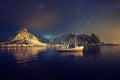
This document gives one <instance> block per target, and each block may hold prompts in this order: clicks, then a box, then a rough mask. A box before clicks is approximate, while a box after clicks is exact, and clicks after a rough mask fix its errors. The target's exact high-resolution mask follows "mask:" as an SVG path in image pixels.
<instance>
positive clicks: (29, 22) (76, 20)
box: [0, 0, 120, 42]
mask: <svg viewBox="0 0 120 80" xmlns="http://www.w3.org/2000/svg"><path fill="white" fill-rule="evenodd" d="M119 21H120V0H0V25H1V31H4V32H6V34H5V35H6V36H8V35H9V32H11V34H12V32H14V31H15V30H17V29H19V28H21V27H27V28H28V29H30V30H32V31H33V32H34V33H36V34H38V35H39V32H40V31H41V32H43V33H54V34H56V33H58V34H59V33H60V34H61V33H63V34H66V33H71V32H78V33H93V32H95V33H97V34H98V35H100V37H101V38H102V39H103V40H104V41H109V42H115V40H113V41H110V40H111V38H114V39H115V37H117V36H119V35H120V32H118V30H119V29H120V23H119ZM8 28H10V29H11V30H9V29H8ZM6 29H7V30H6ZM111 30H113V31H112V33H111ZM1 31H0V33H3V32H1ZM103 33H104V34H105V35H104V34H103ZM110 33H111V34H110ZM105 36H108V37H105ZM104 37H105V38H104ZM116 42H119V39H117V41H116Z"/></svg>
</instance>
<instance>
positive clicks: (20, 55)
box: [1, 47, 47, 63]
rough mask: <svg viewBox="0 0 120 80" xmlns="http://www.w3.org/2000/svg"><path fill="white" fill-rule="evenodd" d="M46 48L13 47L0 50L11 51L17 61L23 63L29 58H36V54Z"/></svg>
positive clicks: (29, 59)
mask: <svg viewBox="0 0 120 80" xmlns="http://www.w3.org/2000/svg"><path fill="white" fill-rule="evenodd" d="M46 50H47V47H13V48H1V51H7V52H8V53H11V55H13V57H14V58H15V59H16V61H17V63H25V62H28V61H31V60H36V59H37V58H38V54H40V53H41V52H44V51H46Z"/></svg>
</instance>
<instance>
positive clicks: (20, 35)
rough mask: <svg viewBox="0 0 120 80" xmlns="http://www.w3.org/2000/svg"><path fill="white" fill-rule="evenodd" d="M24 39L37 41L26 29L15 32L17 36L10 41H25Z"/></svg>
mask: <svg viewBox="0 0 120 80" xmlns="http://www.w3.org/2000/svg"><path fill="white" fill-rule="evenodd" d="M25 39H32V40H36V41H39V40H38V38H37V37H35V36H34V35H33V34H31V33H30V32H28V31H27V29H26V28H23V29H21V30H20V31H18V32H17V34H16V35H15V36H14V37H13V39H12V41H15V40H25Z"/></svg>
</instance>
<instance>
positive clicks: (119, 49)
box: [0, 46, 120, 80]
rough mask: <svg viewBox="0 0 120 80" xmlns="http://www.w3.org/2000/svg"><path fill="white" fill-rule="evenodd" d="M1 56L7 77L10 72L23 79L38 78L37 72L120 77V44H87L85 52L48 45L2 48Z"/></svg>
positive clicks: (94, 79) (61, 78) (60, 79)
mask: <svg viewBox="0 0 120 80" xmlns="http://www.w3.org/2000/svg"><path fill="white" fill-rule="evenodd" d="M10 57H11V58H10ZM0 58H1V60H0V62H2V63H0V67H1V65H2V66H3V67H2V69H1V68H0V69H1V71H2V70H3V71H4V70H6V69H7V70H6V72H5V76H6V75H7V73H9V75H7V76H10V77H12V78H14V77H16V76H18V78H20V79H21V80H31V78H33V79H32V80H36V79H34V78H35V77H36V75H37V77H38V79H37V80H45V79H44V78H47V80H64V79H65V78H67V79H65V80H68V79H69V80H70V79H72V78H73V79H72V80H76V79H77V78H78V80H85V78H87V80H89V78H92V80H97V79H98V78H99V79H101V80H102V78H103V80H104V78H107V79H105V80H108V79H111V78H117V79H118V80H119V79H120V78H118V76H120V69H119V67H120V64H119V63H120V46H116V47H115V46H109V47H108V46H86V47H85V48H84V50H83V52H74V53H73V52H72V53H71V52H65V53H60V52H57V50H56V48H46V47H29V48H25V47H23V48H0ZM14 59H15V61H14ZM3 63H4V64H3ZM13 63H14V64H13ZM24 64H25V66H24ZM26 64H27V65H26ZM6 65H8V66H10V67H8V66H6ZM21 65H22V66H21ZM16 66H17V68H16ZM11 72H13V73H12V74H11ZM14 72H15V73H17V74H15V73H14ZM2 74H3V73H2ZM42 76H43V77H42ZM46 76H47V77H46ZM50 76H51V77H52V78H49V77H50ZM85 76H86V77H85ZM41 77H42V78H41ZM56 77H57V79H54V78H56ZM81 78H82V79H81ZM15 80H16V79H15ZM113 80H114V79H113Z"/></svg>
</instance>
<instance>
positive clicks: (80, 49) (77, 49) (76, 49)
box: [58, 46, 84, 52]
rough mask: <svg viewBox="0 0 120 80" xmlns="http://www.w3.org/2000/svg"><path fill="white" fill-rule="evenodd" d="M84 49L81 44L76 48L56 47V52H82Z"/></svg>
mask: <svg viewBox="0 0 120 80" xmlns="http://www.w3.org/2000/svg"><path fill="white" fill-rule="evenodd" d="M83 49H84V47H83V46H81V47H77V48H70V49H58V52H82V51H83Z"/></svg>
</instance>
